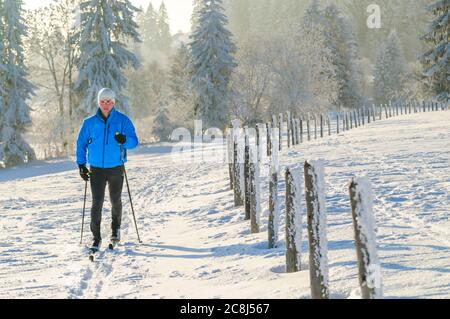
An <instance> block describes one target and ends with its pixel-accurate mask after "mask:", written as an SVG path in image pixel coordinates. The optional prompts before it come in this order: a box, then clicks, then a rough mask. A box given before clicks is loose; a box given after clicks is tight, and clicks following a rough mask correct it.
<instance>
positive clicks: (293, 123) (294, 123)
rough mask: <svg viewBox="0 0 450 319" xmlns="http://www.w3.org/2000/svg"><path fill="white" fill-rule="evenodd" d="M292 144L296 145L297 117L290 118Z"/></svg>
mask: <svg viewBox="0 0 450 319" xmlns="http://www.w3.org/2000/svg"><path fill="white" fill-rule="evenodd" d="M292 145H298V119H297V118H295V117H294V118H293V119H292Z"/></svg>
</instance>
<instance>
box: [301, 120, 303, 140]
mask: <svg viewBox="0 0 450 319" xmlns="http://www.w3.org/2000/svg"><path fill="white" fill-rule="evenodd" d="M300 143H303V119H300Z"/></svg>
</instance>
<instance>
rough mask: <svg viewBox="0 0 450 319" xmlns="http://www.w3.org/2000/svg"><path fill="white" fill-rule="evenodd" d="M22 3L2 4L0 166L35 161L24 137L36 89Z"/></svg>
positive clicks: (0, 17)
mask: <svg viewBox="0 0 450 319" xmlns="http://www.w3.org/2000/svg"><path fill="white" fill-rule="evenodd" d="M22 15H23V10H22V1H18V0H4V1H2V2H0V36H1V39H2V41H1V42H2V44H1V45H0V81H1V82H0V83H1V89H0V93H1V94H0V114H1V117H0V165H4V166H6V167H11V166H15V165H19V164H22V163H25V162H27V161H30V160H33V159H35V153H34V151H33V149H32V148H31V147H30V145H29V144H28V143H27V142H26V141H25V140H24V138H23V136H22V134H23V133H25V130H26V127H27V126H28V125H29V124H30V123H31V117H30V108H29V106H28V105H27V100H29V99H30V98H31V96H32V95H34V89H35V88H34V86H33V85H32V84H31V83H30V82H29V81H28V80H27V78H26V77H27V75H28V70H27V68H26V67H25V65H24V62H23V61H24V50H23V38H24V36H25V35H26V26H25V24H24V22H23V17H22Z"/></svg>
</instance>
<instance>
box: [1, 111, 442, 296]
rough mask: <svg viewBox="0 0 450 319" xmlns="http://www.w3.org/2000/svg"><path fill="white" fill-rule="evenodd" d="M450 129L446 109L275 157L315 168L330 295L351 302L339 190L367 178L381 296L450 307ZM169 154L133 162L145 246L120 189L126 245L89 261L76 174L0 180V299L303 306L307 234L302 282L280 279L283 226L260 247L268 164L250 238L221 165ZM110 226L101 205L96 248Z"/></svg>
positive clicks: (57, 168)
mask: <svg viewBox="0 0 450 319" xmlns="http://www.w3.org/2000/svg"><path fill="white" fill-rule="evenodd" d="M449 123H450V112H449V111H445V112H433V113H420V114H414V115H405V116H401V117H397V118H392V119H389V120H383V121H378V122H375V123H372V124H369V125H366V126H365V127H361V128H357V129H354V130H352V131H349V132H345V133H342V134H340V135H339V136H336V135H335V136H332V137H326V138H324V139H323V140H317V141H312V142H307V143H305V144H302V145H300V146H298V147H296V148H293V149H290V150H287V149H286V147H285V148H284V150H283V152H282V153H281V158H280V164H281V166H282V168H284V167H285V166H286V165H296V164H302V163H303V161H304V160H305V159H315V158H322V159H324V164H325V178H326V182H327V210H328V216H327V223H328V251H329V253H328V254H329V255H328V259H329V266H330V274H329V279H330V293H331V297H332V298H358V296H359V288H358V278H357V264H356V252H355V248H354V239H353V236H354V235H353V229H352V227H353V226H352V220H351V211H350V203H349V199H348V197H349V196H348V184H349V182H350V179H351V177H352V176H354V175H364V174H366V175H367V176H368V177H369V179H370V181H371V183H372V187H373V192H374V196H375V198H376V200H375V203H374V211H375V219H376V222H377V227H378V233H377V234H378V235H377V242H378V248H379V251H378V253H379V258H380V260H381V263H382V278H383V284H384V287H383V288H384V289H383V290H384V295H385V297H386V298H450V221H449V212H450V127H449ZM169 152H170V148H169V147H167V146H161V145H160V146H146V147H141V148H140V149H138V150H137V151H136V152H134V153H132V154H130V156H129V158H130V159H131V161H130V163H129V164H128V165H127V168H128V175H129V179H130V185H131V188H132V193H133V197H134V198H133V201H134V205H135V210H136V213H137V217H138V224H139V228H140V232H141V237H142V239H143V242H144V243H143V244H137V243H136V242H137V239H136V234H135V230H134V225H133V222H132V218H131V212H130V209H129V207H130V206H129V203H128V198H127V196H126V193H125V192H126V188H125V187H124V196H123V202H124V220H123V228H124V230H123V237H124V243H123V245H122V246H121V247H120V248H119V249H118V250H117V251H114V252H108V251H106V252H102V253H101V254H100V257H99V259H98V261H96V262H95V263H90V262H89V261H88V259H87V256H86V254H84V253H83V251H84V248H83V247H84V245H83V246H80V245H79V234H80V226H81V208H82V200H83V191H84V184H83V182H82V181H81V179H80V177H79V176H78V171H77V170H76V167H75V165H74V164H73V163H71V162H67V161H54V162H36V163H31V164H29V165H26V166H24V167H20V168H16V169H7V170H1V171H0V194H1V196H0V298H27V297H29V298H309V297H310V290H309V274H308V253H307V238H306V236H307V232H306V231H303V247H302V267H303V271H301V272H298V273H294V274H286V273H285V272H284V265H285V257H284V218H282V227H280V228H281V229H280V231H281V233H280V245H279V248H277V249H272V250H269V249H267V208H268V180H267V176H268V165H267V159H265V166H264V168H263V170H262V174H261V175H262V176H261V180H262V182H263V185H262V207H263V211H264V213H263V216H262V222H263V224H264V226H263V227H262V232H261V233H260V234H257V235H252V234H250V224H249V222H247V221H244V220H243V217H244V212H243V208H234V207H233V194H232V192H231V191H230V190H229V181H228V170H227V167H226V166H225V165H221V164H214V163H199V164H189V163H173V162H172V161H171V157H170V153H169ZM283 175H284V174H282V176H283ZM283 179H284V177H282V183H281V185H280V189H279V191H280V193H279V194H280V197H281V198H284V189H283V188H284V181H283ZM87 206H88V208H89V207H90V200H88V203H87ZM282 209H283V210H284V204H283V205H282ZM282 213H283V215H284V211H283V212H282ZM88 222H89V218H87V219H86V227H85V230H86V233H85V242H84V243H85V245H87V244H89V243H90V234H89V232H88ZM109 223H110V205H109V202H107V203H105V206H104V221H103V224H102V228H103V236H104V238H105V239H107V238H108V237H109ZM104 246H106V244H104Z"/></svg>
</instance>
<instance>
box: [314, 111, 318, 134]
mask: <svg viewBox="0 0 450 319" xmlns="http://www.w3.org/2000/svg"><path fill="white" fill-rule="evenodd" d="M314 139H315V140H317V114H316V113H314Z"/></svg>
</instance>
